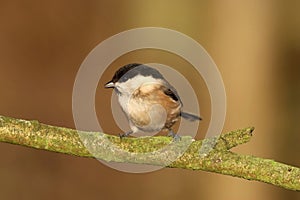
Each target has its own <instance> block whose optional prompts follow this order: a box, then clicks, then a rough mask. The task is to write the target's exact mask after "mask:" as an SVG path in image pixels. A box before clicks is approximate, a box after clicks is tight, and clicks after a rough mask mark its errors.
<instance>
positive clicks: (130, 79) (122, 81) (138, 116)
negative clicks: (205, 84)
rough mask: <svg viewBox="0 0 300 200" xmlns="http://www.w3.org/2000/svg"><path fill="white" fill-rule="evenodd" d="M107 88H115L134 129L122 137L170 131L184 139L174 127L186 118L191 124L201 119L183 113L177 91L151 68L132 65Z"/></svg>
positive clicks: (120, 72)
mask: <svg viewBox="0 0 300 200" xmlns="http://www.w3.org/2000/svg"><path fill="white" fill-rule="evenodd" d="M105 88H114V91H115V92H116V94H117V97H118V101H119V104H120V106H121V108H122V110H123V112H124V113H125V115H126V116H127V118H128V121H129V125H130V128H131V130H130V131H128V132H126V133H124V134H120V137H121V138H122V137H126V136H129V135H130V134H132V133H136V132H138V131H143V132H159V131H169V134H168V135H169V136H172V137H173V138H175V139H176V138H180V137H179V136H178V135H177V134H174V133H173V131H172V126H173V125H174V124H175V123H176V121H178V120H179V118H180V117H183V118H185V119H187V120H190V121H195V120H201V118H200V117H198V116H196V115H193V114H189V113H186V112H183V111H182V102H181V100H180V98H179V96H178V93H177V91H176V90H175V88H174V87H172V86H171V85H170V84H169V83H168V81H167V80H166V79H165V78H164V77H163V76H162V75H161V73H160V72H159V71H158V70H156V69H154V68H151V67H149V66H146V65H143V64H137V63H132V64H128V65H125V66H123V67H121V68H120V69H119V70H117V71H116V72H115V74H114V76H113V78H112V80H111V81H109V82H108V83H106V84H105Z"/></svg>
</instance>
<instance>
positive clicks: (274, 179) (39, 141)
mask: <svg viewBox="0 0 300 200" xmlns="http://www.w3.org/2000/svg"><path fill="white" fill-rule="evenodd" d="M253 129H254V128H252V127H250V128H245V129H241V130H237V131H232V132H229V133H226V134H222V135H221V136H220V137H214V138H210V139H205V140H198V141H194V140H193V139H192V138H190V137H182V139H181V141H179V142H173V141H172V140H171V139H170V138H169V137H162V136H159V137H141V138H124V139H122V140H121V139H120V138H119V137H116V136H112V135H107V134H104V133H96V132H84V131H77V130H73V129H69V128H62V127H55V126H50V125H45V124H41V123H39V122H38V121H26V120H21V119H13V118H9V117H4V116H0V141H1V142H7V143H12V144H17V145H23V146H28V147H32V148H36V149H43V150H48V151H53V152H58V153H64V154H71V155H75V156H81V157H90V158H95V157H96V158H97V159H101V160H105V161H108V162H110V161H113V162H126V163H137V164H138V163H143V164H149V165H159V166H167V167H172V168H182V169H192V170H203V171H210V172H216V173H220V174H225V175H231V176H235V177H240V178H244V179H248V180H256V181H261V182H265V183H269V184H273V185H277V186H280V187H283V188H286V189H290V190H295V191H300V168H297V167H293V166H289V165H286V164H283V163H279V162H276V161H274V160H269V159H264V158H258V157H255V156H249V155H241V154H237V153H234V152H231V151H230V149H231V148H233V147H235V146H237V145H239V144H243V143H246V142H248V141H249V140H250V138H251V136H252V131H253ZM83 136H84V137H83ZM84 144H85V145H84ZM186 145H188V148H187V149H184V150H185V151H184V153H183V154H182V155H181V154H180V152H178V149H181V150H182V149H183V148H182V147H185V146H186ZM211 145H213V150H212V151H210V152H209V153H208V154H207V155H205V149H206V146H207V147H209V146H211ZM86 146H88V149H89V150H87V148H86ZM166 146H167V148H165V147H166ZM203 146H204V147H203ZM201 147H202V148H201ZM160 149H164V150H163V151H160ZM203 150H204V151H203ZM202 151H203V152H204V153H201V152H202ZM90 152H93V154H91V153H90ZM178 155H180V156H178ZM174 158H175V159H174ZM173 160H175V161H174V162H173Z"/></svg>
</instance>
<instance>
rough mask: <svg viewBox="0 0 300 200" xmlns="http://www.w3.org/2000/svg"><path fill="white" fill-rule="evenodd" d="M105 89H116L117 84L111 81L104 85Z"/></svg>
mask: <svg viewBox="0 0 300 200" xmlns="http://www.w3.org/2000/svg"><path fill="white" fill-rule="evenodd" d="M104 87H105V88H114V87H115V84H114V83H113V82H112V81H109V82H108V83H106V84H105V85H104Z"/></svg>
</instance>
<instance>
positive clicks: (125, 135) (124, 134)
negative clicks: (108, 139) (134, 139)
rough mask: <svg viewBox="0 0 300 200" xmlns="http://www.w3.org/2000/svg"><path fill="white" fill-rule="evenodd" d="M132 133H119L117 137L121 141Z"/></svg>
mask: <svg viewBox="0 0 300 200" xmlns="http://www.w3.org/2000/svg"><path fill="white" fill-rule="evenodd" d="M132 133H133V131H127V132H126V133H120V134H119V137H120V139H122V138H124V137H128V136H129V135H130V134H132Z"/></svg>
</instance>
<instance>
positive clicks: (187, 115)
mask: <svg viewBox="0 0 300 200" xmlns="http://www.w3.org/2000/svg"><path fill="white" fill-rule="evenodd" d="M180 115H181V117H183V118H184V119H187V120H189V121H196V120H202V118H201V117H199V116H197V115H193V114H190V113H186V112H181V113H180Z"/></svg>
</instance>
